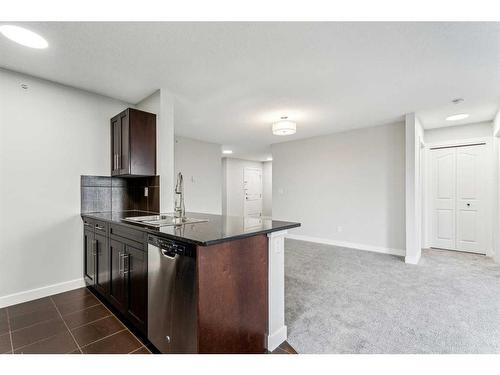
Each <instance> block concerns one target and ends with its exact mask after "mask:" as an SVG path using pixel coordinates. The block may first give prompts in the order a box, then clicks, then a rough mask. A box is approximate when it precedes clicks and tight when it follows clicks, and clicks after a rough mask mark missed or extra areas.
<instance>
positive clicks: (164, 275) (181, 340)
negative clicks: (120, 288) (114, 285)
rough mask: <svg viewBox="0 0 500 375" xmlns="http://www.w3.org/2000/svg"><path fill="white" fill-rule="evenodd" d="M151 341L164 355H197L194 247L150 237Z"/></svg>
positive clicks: (149, 299) (149, 310)
mask: <svg viewBox="0 0 500 375" xmlns="http://www.w3.org/2000/svg"><path fill="white" fill-rule="evenodd" d="M148 339H149V341H151V343H152V344H153V345H154V346H155V347H156V348H157V349H158V350H159V351H160V352H161V353H196V352H197V305H196V246H195V245H191V244H188V243H183V242H178V241H171V240H167V239H164V238H159V237H157V236H153V235H149V236H148Z"/></svg>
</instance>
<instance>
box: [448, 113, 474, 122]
mask: <svg viewBox="0 0 500 375" xmlns="http://www.w3.org/2000/svg"><path fill="white" fill-rule="evenodd" d="M467 117H469V114H468V113H459V114H457V115H452V116H448V117H446V121H458V120H463V119H464V118H467Z"/></svg>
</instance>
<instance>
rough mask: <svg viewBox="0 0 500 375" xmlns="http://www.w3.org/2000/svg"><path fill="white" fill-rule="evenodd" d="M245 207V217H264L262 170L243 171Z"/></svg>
mask: <svg viewBox="0 0 500 375" xmlns="http://www.w3.org/2000/svg"><path fill="white" fill-rule="evenodd" d="M243 193H244V194H243V195H244V196H243V199H244V202H243V207H244V210H243V211H244V215H245V216H254V217H256V216H262V170H261V169H257V168H245V169H244V171H243Z"/></svg>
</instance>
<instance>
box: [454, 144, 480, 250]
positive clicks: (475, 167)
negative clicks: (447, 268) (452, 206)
mask: <svg viewBox="0 0 500 375" xmlns="http://www.w3.org/2000/svg"><path fill="white" fill-rule="evenodd" d="M456 150H457V151H456V152H457V208H456V209H457V245H456V246H457V249H458V250H461V251H472V252H479V253H485V248H486V244H485V242H486V241H485V239H486V238H485V236H486V231H485V229H486V225H485V224H486V223H485V207H484V204H485V200H486V194H485V191H486V184H487V181H486V179H485V171H486V169H487V168H486V163H485V152H484V151H485V146H484V145H481V146H467V147H458V148H457V149H456Z"/></svg>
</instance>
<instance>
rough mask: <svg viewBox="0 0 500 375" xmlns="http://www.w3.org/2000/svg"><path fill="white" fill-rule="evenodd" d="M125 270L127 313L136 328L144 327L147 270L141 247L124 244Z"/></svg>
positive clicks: (146, 302)
mask: <svg viewBox="0 0 500 375" xmlns="http://www.w3.org/2000/svg"><path fill="white" fill-rule="evenodd" d="M125 249H126V255H125V272H126V275H127V277H126V284H127V315H128V316H129V317H130V319H131V320H132V323H133V324H134V325H136V326H137V327H138V328H140V329H142V330H145V329H146V319H147V305H148V300H147V296H148V295H147V291H148V274H147V272H148V270H147V256H146V252H145V251H144V249H143V248H137V247H135V246H131V245H126V246H125Z"/></svg>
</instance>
